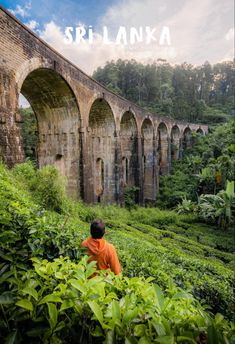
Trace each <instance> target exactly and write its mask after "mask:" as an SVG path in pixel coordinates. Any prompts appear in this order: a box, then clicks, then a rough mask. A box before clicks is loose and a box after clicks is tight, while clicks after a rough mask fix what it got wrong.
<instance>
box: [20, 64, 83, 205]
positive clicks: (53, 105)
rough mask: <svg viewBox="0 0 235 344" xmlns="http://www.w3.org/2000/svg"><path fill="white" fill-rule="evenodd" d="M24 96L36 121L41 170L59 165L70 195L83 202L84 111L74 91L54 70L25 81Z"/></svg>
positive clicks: (41, 71)
mask: <svg viewBox="0 0 235 344" xmlns="http://www.w3.org/2000/svg"><path fill="white" fill-rule="evenodd" d="M20 93H21V94H22V95H23V96H24V97H25V98H26V99H27V101H28V102H29V104H30V106H31V108H32V111H33V113H34V114H35V117H36V121H37V142H36V145H35V158H36V160H37V164H38V166H39V168H41V167H43V166H45V165H55V166H56V167H57V168H58V170H59V172H60V173H61V174H62V175H64V176H65V177H66V178H67V193H68V194H69V195H70V196H71V197H73V198H80V197H81V196H83V195H82V187H81V181H82V170H81V169H82V164H81V162H80V158H81V154H80V153H81V152H80V150H81V140H80V139H81V138H80V137H79V128H80V111H79V107H78V104H77V100H76V97H75V95H74V93H73V91H72V89H71V87H70V86H69V85H68V83H67V81H66V80H65V79H64V78H63V77H62V76H61V75H60V74H58V73H57V72H55V71H54V70H52V69H48V68H38V69H35V70H34V71H32V72H31V73H29V74H28V76H27V77H26V78H25V80H24V82H23V84H22V87H21V90H20ZM23 120H24V118H23Z"/></svg>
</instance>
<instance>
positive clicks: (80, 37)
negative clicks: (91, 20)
mask: <svg viewBox="0 0 235 344" xmlns="http://www.w3.org/2000/svg"><path fill="white" fill-rule="evenodd" d="M85 34H86V29H85V28H84V27H83V26H79V27H76V43H81V42H83V43H85V42H86V41H85V39H84V38H83V37H84V36H85Z"/></svg>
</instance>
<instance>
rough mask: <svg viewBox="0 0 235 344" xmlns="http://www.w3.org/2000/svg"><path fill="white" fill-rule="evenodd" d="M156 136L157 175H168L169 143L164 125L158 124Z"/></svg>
mask: <svg viewBox="0 0 235 344" xmlns="http://www.w3.org/2000/svg"><path fill="white" fill-rule="evenodd" d="M157 136H158V147H157V151H158V166H159V174H160V175H166V174H168V173H169V142H168V131H167V127H166V125H165V123H160V124H159V126H158V130H157Z"/></svg>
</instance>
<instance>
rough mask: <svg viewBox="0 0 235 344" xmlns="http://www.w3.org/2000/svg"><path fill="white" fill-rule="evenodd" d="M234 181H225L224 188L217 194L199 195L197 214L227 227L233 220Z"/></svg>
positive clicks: (234, 207)
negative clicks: (225, 185)
mask: <svg viewBox="0 0 235 344" xmlns="http://www.w3.org/2000/svg"><path fill="white" fill-rule="evenodd" d="M234 210H235V197H234V181H232V182H230V181H227V187H226V190H222V191H220V192H218V193H217V195H201V196H200V197H199V206H198V211H199V214H200V215H201V216H202V217H203V219H205V220H206V221H209V222H210V221H212V222H216V223H217V224H218V226H219V227H222V228H227V227H229V226H230V225H231V223H232V222H234V220H235V211H234Z"/></svg>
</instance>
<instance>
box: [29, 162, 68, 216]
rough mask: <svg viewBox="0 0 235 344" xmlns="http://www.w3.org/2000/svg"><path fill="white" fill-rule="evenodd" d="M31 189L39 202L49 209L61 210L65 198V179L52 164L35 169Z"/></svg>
mask: <svg viewBox="0 0 235 344" xmlns="http://www.w3.org/2000/svg"><path fill="white" fill-rule="evenodd" d="M31 189H32V191H33V193H34V195H35V197H36V199H37V200H38V201H39V203H40V204H41V205H42V206H43V207H45V208H47V209H51V210H55V211H61V210H62V206H63V201H64V199H65V180H63V178H62V177H61V176H60V175H59V172H58V170H57V169H56V168H55V167H54V166H45V167H43V168H42V169H41V170H38V171H37V174H36V177H35V179H34V180H33V182H32V184H31Z"/></svg>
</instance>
